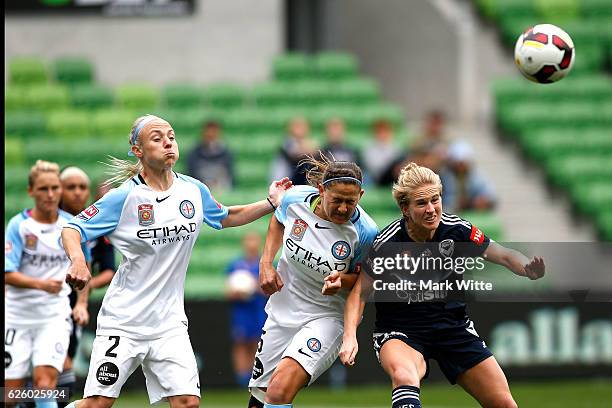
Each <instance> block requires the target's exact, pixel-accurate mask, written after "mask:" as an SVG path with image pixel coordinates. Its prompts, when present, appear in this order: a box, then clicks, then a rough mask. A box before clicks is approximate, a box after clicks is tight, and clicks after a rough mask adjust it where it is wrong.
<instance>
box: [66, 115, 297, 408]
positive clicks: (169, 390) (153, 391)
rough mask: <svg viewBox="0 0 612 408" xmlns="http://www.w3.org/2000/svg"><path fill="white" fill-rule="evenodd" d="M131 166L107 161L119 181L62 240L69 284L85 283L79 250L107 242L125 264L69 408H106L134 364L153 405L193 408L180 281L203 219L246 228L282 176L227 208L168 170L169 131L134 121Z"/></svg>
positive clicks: (267, 205) (173, 147)
mask: <svg viewBox="0 0 612 408" xmlns="http://www.w3.org/2000/svg"><path fill="white" fill-rule="evenodd" d="M129 144H130V151H129V152H128V154H129V155H131V156H135V157H136V158H137V159H138V161H137V163H135V164H134V163H132V162H130V161H123V160H119V159H114V160H113V163H112V165H113V166H114V169H115V174H116V176H115V177H113V178H112V179H111V180H110V182H111V183H112V182H117V181H119V182H122V184H121V185H120V186H119V187H118V188H115V189H112V190H111V191H109V192H108V193H107V194H106V195H105V196H104V197H102V198H101V199H100V200H98V201H96V202H95V203H94V204H92V205H91V206H89V207H88V208H86V209H85V210H84V211H83V212H81V213H80V214H79V215H78V216H76V217H74V218H73V219H72V220H71V221H70V222H69V223H68V224H67V225H66V228H64V230H63V232H62V240H63V243H64V249H65V250H66V254H67V255H68V257H69V258H70V261H71V266H70V269H69V272H68V274H67V276H66V280H67V281H68V282H70V283H71V284H73V285H74V286H75V287H76V288H78V289H80V288H83V287H84V286H85V285H87V283H88V282H89V280H90V279H91V274H90V272H89V270H88V269H87V266H86V264H85V259H84V256H83V253H82V251H81V249H80V243H81V242H86V241H90V240H94V239H96V238H97V237H99V236H103V235H106V236H108V238H109V239H110V241H111V243H112V244H113V246H114V247H115V248H116V249H117V250H118V251H120V252H121V254H122V256H123V260H122V262H121V264H120V266H119V268H118V270H117V273H116V274H115V276H114V277H113V280H112V281H111V284H110V286H109V288H108V290H107V292H106V295H105V296H104V300H103V301H102V306H101V308H100V312H99V314H98V319H97V330H96V338H95V340H94V344H93V350H92V354H91V361H90V366H89V373H88V375H87V381H86V384H85V392H84V399H82V400H78V401H74V402H72V403H71V404H69V405H68V407H70V408H74V407H78V408H90V407H96V408H99V407H111V406H112V405H113V403H114V402H115V399H116V398H117V397H118V396H119V393H120V390H121V388H122V386H123V384H124V383H125V381H126V380H127V379H128V377H129V376H130V375H131V374H132V372H134V370H135V369H136V368H137V367H138V366H142V370H143V372H144V375H145V378H146V380H147V391H148V394H149V400H150V402H151V403H152V404H155V403H159V402H161V401H167V402H169V404H170V406H171V407H173V408H193V407H198V406H199V403H200V381H199V378H198V367H197V364H196V360H195V356H194V354H193V350H192V347H191V342H190V340H189V335H188V331H187V327H188V320H187V316H186V315H185V308H184V290H185V288H184V285H185V274H186V272H187V266H188V263H189V257H190V255H191V252H192V249H193V246H194V243H195V240H196V238H197V237H198V234H199V231H200V227H201V225H202V223H203V222H205V223H206V224H208V225H209V226H211V227H213V228H215V229H221V228H224V227H233V226H238V225H244V224H247V223H249V222H251V221H254V220H256V219H258V218H260V217H262V216H264V215H266V214H269V213H270V212H272V210H273V209H274V207H276V206H278V204H279V203H280V201H281V198H282V196H283V195H284V192H285V190H286V189H287V188H289V187H290V186H291V183H290V182H289V180H288V179H286V178H285V179H283V180H280V181H277V182H273V183H272V185H271V186H270V188H269V197H268V198H267V199H264V200H261V201H258V202H255V203H252V204H248V205H238V206H231V207H225V206H223V205H222V204H220V203H218V202H217V201H215V199H214V198H213V197H212V195H211V193H210V191H209V189H208V187H206V185H204V184H203V183H201V182H200V181H198V180H195V179H193V178H191V177H188V176H184V175H182V174H178V173H176V172H174V170H173V167H174V165H175V163H176V161H177V160H178V158H179V150H178V144H177V140H176V137H175V134H174V129H173V128H172V126H171V125H170V124H169V123H168V122H167V121H165V120H164V119H162V118H159V117H157V116H154V115H145V116H141V117H139V118H137V119H136V120H135V122H134V124H133V126H132V130H131V132H130V135H129Z"/></svg>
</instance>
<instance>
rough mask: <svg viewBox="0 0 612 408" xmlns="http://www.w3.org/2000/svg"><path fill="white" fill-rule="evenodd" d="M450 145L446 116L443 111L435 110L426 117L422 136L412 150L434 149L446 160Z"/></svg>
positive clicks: (415, 142)
mask: <svg viewBox="0 0 612 408" xmlns="http://www.w3.org/2000/svg"><path fill="white" fill-rule="evenodd" d="M448 144H449V142H448V137H447V135H446V115H445V114H444V112H442V111H441V110H438V109H433V110H431V111H429V112H428V113H427V114H426V115H425V120H424V122H423V131H422V134H421V136H420V137H419V138H417V139H416V140H415V141H414V144H413V146H412V148H413V149H416V150H418V149H423V148H427V149H434V150H436V151H437V152H438V153H439V154H440V155H442V157H443V159H444V160H446V150H447V149H448Z"/></svg>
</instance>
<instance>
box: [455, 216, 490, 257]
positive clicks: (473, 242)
mask: <svg viewBox="0 0 612 408" xmlns="http://www.w3.org/2000/svg"><path fill="white" fill-rule="evenodd" d="M452 236H453V240H454V241H455V242H463V243H465V244H462V245H461V249H460V251H461V255H462V256H466V257H473V256H480V255H482V254H483V253H484V251H485V250H486V249H487V248H488V246H489V243H490V242H491V240H490V239H489V237H488V236H486V235H485V233H484V232H482V231H481V230H480V229H479V228H478V227H477V226H475V225H473V224H472V223H471V222H469V221H466V222H465V223H461V224H458V225H455V227H454V228H453V231H452Z"/></svg>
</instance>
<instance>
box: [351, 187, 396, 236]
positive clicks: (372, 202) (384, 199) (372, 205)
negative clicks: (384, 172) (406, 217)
mask: <svg viewBox="0 0 612 408" xmlns="http://www.w3.org/2000/svg"><path fill="white" fill-rule="evenodd" d="M359 205H360V206H361V207H362V208H363V209H364V210H366V211H367V212H368V214H370V215H372V216H373V214H378V213H393V212H396V213H397V217H399V216H400V211H399V208H398V206H397V203H396V202H395V199H394V198H393V195H392V194H391V189H390V188H377V187H368V188H366V192H365V194H364V195H363V197H362V198H361V200H360V201H359ZM374 220H375V221H377V222H378V220H376V218H374ZM379 227H380V228H382V226H380V225H379Z"/></svg>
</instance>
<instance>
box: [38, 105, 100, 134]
mask: <svg viewBox="0 0 612 408" xmlns="http://www.w3.org/2000/svg"><path fill="white" fill-rule="evenodd" d="M47 129H48V131H49V134H50V135H53V136H56V137H60V138H66V139H78V138H83V137H88V136H89V135H91V134H92V131H93V130H94V129H93V124H92V120H91V114H88V113H86V112H83V111H76V110H66V111H55V112H51V113H50V114H49V116H48V119H47Z"/></svg>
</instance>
